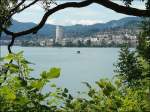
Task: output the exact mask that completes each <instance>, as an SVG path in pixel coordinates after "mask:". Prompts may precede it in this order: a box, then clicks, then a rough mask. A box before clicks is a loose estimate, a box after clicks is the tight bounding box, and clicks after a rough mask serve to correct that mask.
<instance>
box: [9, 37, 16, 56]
mask: <svg viewBox="0 0 150 112" xmlns="http://www.w3.org/2000/svg"><path fill="white" fill-rule="evenodd" d="M14 42H15V37H14V36H13V37H12V38H11V42H10V43H9V45H8V52H9V53H12V51H11V47H12V46H13V45H14Z"/></svg>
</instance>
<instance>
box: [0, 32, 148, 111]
mask: <svg viewBox="0 0 150 112" xmlns="http://www.w3.org/2000/svg"><path fill="white" fill-rule="evenodd" d="M144 31H145V30H144ZM148 35H149V32H143V33H141V34H140V36H139V37H141V36H142V38H139V46H138V47H137V49H136V51H130V49H129V48H128V47H127V46H125V47H123V48H121V50H120V55H119V59H118V62H117V63H116V70H115V72H116V76H115V78H114V79H113V80H112V81H110V80H107V79H100V80H99V81H97V82H96V85H97V86H96V87H93V86H91V85H90V84H88V82H85V83H84V84H85V85H86V86H87V87H88V89H89V90H88V91H86V92H84V95H82V94H81V95H79V96H78V97H73V96H72V95H71V94H70V93H69V91H68V89H67V88H58V87H57V86H56V85H55V84H53V83H51V80H52V79H53V78H58V77H59V75H60V69H59V68H51V69H50V70H49V71H43V72H42V73H41V74H40V75H39V78H34V77H31V76H30V72H31V71H32V69H31V68H30V67H29V64H31V63H30V62H28V61H27V60H26V59H25V58H24V56H23V52H19V53H17V54H14V53H10V54H8V55H7V56H5V57H4V58H1V61H2V63H3V65H2V66H1V71H0V74H1V75H0V111H1V112H8V111H10V112H149V111H150V57H149V52H148V51H149V50H150V41H149V37H148ZM12 61H13V62H12ZM45 86H50V87H51V88H53V91H49V92H47V93H44V92H42V90H43V89H44V87H45ZM83 96H84V97H83Z"/></svg>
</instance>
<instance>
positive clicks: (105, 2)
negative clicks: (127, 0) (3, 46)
mask: <svg viewBox="0 0 150 112" xmlns="http://www.w3.org/2000/svg"><path fill="white" fill-rule="evenodd" d="M92 3H97V4H100V5H102V6H105V7H107V8H109V9H112V10H114V11H116V12H118V13H122V14H127V15H133V16H140V17H141V16H143V17H149V16H150V11H149V10H141V9H136V8H132V7H126V6H122V5H118V4H116V3H114V2H112V1H110V0H85V1H82V2H69V3H64V4H60V5H58V6H56V7H54V8H52V9H50V10H48V11H47V12H46V13H45V14H44V16H43V18H42V20H41V21H40V23H39V24H38V25H37V26H35V27H33V28H31V29H28V30H25V31H21V32H16V33H14V32H11V31H8V30H6V29H5V30H4V32H5V33H6V34H8V35H11V36H15V37H19V36H23V35H27V34H30V33H37V32H38V30H40V29H41V28H42V27H43V26H44V24H45V22H46V20H47V19H48V17H49V16H50V15H52V14H53V13H55V12H57V11H60V10H62V9H65V8H69V7H75V8H81V7H85V6H88V5H90V4H92Z"/></svg>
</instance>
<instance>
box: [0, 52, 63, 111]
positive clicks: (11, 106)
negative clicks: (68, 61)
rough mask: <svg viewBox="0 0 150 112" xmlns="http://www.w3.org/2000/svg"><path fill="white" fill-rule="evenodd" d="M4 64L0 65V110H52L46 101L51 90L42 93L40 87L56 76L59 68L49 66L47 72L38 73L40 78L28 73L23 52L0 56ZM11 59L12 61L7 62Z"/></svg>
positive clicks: (28, 68) (29, 69) (29, 70)
mask: <svg viewBox="0 0 150 112" xmlns="http://www.w3.org/2000/svg"><path fill="white" fill-rule="evenodd" d="M1 60H3V62H4V61H5V63H4V65H3V66H1V68H2V70H1V75H0V84H1V85H0V107H1V108H0V111H2V112H6V111H17V112H18V111H21V112H22V111H26V112H28V111H29V112H31V111H36V110H38V111H41V112H45V111H46V110H53V108H52V107H51V108H50V106H48V105H44V103H46V99H47V98H48V97H50V94H51V92H49V93H46V94H44V93H42V89H43V88H44V86H45V85H46V84H49V83H50V80H51V79H54V78H58V77H59V75H60V69H59V68H51V69H50V70H49V71H48V72H47V71H44V72H42V73H41V74H40V76H41V77H40V78H38V79H37V78H34V77H31V76H30V75H29V73H30V72H31V71H32V69H31V68H30V67H29V65H28V64H30V62H28V61H27V60H26V59H25V58H24V57H23V52H19V53H17V54H8V55H7V56H6V57H4V58H2V59H1ZM11 60H13V63H8V62H10V61H11Z"/></svg>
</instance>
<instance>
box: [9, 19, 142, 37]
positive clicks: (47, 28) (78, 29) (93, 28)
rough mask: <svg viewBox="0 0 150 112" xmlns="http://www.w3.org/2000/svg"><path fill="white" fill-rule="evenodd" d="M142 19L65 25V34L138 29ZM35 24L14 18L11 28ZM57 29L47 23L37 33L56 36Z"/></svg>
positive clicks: (23, 27) (78, 34)
mask: <svg viewBox="0 0 150 112" xmlns="http://www.w3.org/2000/svg"><path fill="white" fill-rule="evenodd" d="M141 20H142V19H141V18H139V17H126V18H123V19H120V20H113V21H110V22H107V23H98V24H94V25H80V24H78V25H72V26H64V34H65V36H67V37H85V36H90V35H92V34H94V33H97V32H100V31H103V30H105V31H106V30H110V29H114V28H115V29H116V28H128V29H136V28H137V27H138V24H139V22H140V21H141ZM33 26H36V24H35V23H31V22H28V23H22V22H18V21H16V20H13V21H12V25H11V26H10V28H9V30H11V31H14V32H18V31H23V30H26V29H29V28H32V27H33ZM55 29H56V26H55V25H51V24H45V25H44V27H43V28H42V29H40V30H39V32H38V33H37V35H40V37H41V38H42V36H46V37H48V38H51V37H55ZM28 36H29V35H28ZM30 36H31V35H30Z"/></svg>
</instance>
